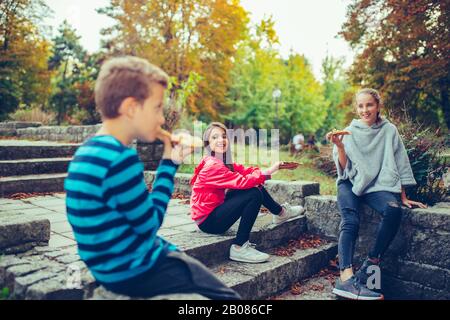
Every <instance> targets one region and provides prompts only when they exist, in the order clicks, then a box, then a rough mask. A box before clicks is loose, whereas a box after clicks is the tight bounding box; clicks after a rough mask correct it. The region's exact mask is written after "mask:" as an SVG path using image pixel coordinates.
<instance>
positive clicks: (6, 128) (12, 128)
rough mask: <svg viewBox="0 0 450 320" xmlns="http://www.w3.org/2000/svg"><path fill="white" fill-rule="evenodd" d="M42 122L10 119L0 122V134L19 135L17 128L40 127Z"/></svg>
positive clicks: (7, 135)
mask: <svg viewBox="0 0 450 320" xmlns="http://www.w3.org/2000/svg"><path fill="white" fill-rule="evenodd" d="M41 125H42V124H41V123H40V122H24V121H10V122H0V136H3V137H15V136H17V129H22V128H35V127H40V126H41Z"/></svg>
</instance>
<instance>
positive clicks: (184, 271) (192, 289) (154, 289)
mask: <svg viewBox="0 0 450 320" xmlns="http://www.w3.org/2000/svg"><path fill="white" fill-rule="evenodd" d="M103 286H104V287H105V288H106V289H108V290H110V291H112V292H115V293H118V294H122V295H127V296H130V297H132V298H148V297H153V296H157V295H167V294H177V293H184V294H190V293H191V294H192V293H196V294H200V295H202V296H204V297H207V298H209V299H212V300H238V299H241V297H240V295H239V294H238V293H237V292H236V291H234V290H233V289H230V288H228V287H227V286H226V285H225V284H223V283H222V282H221V281H220V280H219V279H217V277H216V276H215V275H214V274H213V273H212V272H211V271H210V270H209V269H208V268H207V267H206V266H204V265H203V264H202V263H200V262H199V261H198V260H196V259H194V258H192V257H190V256H188V255H187V254H185V253H183V252H180V251H171V252H169V253H168V254H167V255H166V256H165V257H162V258H161V259H160V261H158V262H157V264H156V265H155V266H153V268H152V269H151V270H149V271H147V272H146V273H144V274H142V275H139V276H137V277H135V278H133V279H130V280H127V281H124V282H121V283H116V284H109V285H107V284H103Z"/></svg>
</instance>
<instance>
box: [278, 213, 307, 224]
mask: <svg viewBox="0 0 450 320" xmlns="http://www.w3.org/2000/svg"><path fill="white" fill-rule="evenodd" d="M302 214H303V213H300V214H299V215H296V216H293V217H290V218H288V219H286V220H283V221H280V222H276V221H273V220H272V223H273V224H276V225H280V224H283V223H285V222H288V221H292V220H295V219H297V218H298V217H301V216H302Z"/></svg>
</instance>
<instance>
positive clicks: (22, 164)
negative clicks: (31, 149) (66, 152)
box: [0, 158, 72, 177]
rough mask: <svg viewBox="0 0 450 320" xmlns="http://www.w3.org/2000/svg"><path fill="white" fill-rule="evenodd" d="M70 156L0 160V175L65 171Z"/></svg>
mask: <svg viewBox="0 0 450 320" xmlns="http://www.w3.org/2000/svg"><path fill="white" fill-rule="evenodd" d="M71 160H72V158H40V159H22V160H3V161H0V177H10V176H24V175H33V174H45V173H65V172H67V168H68V166H69V163H70V161H71Z"/></svg>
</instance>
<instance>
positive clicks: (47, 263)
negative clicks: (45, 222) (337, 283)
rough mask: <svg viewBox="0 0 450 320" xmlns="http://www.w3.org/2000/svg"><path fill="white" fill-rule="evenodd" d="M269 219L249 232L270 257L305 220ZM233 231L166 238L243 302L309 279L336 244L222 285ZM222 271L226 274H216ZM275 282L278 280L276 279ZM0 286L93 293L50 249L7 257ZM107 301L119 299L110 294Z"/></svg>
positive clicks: (31, 294) (37, 293)
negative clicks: (75, 281) (73, 279)
mask: <svg viewBox="0 0 450 320" xmlns="http://www.w3.org/2000/svg"><path fill="white" fill-rule="evenodd" d="M269 216H270V215H267V216H262V217H260V218H258V219H257V225H256V226H255V228H254V231H253V232H252V235H251V241H252V242H255V243H258V249H261V250H265V251H267V252H270V250H268V249H269V248H274V247H276V246H279V245H281V244H282V243H286V241H287V240H289V239H292V238H297V237H298V236H299V235H301V234H302V233H303V232H304V230H305V224H304V223H305V217H304V216H302V217H299V218H297V219H294V220H291V221H288V222H286V223H284V224H282V225H279V226H274V225H271V224H270V223H268V221H269ZM234 232H235V229H232V230H231V231H230V232H229V233H228V234H227V235H224V236H213V235H206V234H204V233H200V232H194V231H193V232H188V231H186V232H184V233H183V234H177V235H173V236H167V237H165V238H166V239H167V240H169V241H171V242H173V243H175V244H176V245H177V246H178V247H179V248H180V249H181V250H183V251H185V252H186V253H188V254H190V255H191V256H194V257H196V258H198V259H199V260H201V261H202V262H203V263H205V264H207V265H208V266H211V267H212V268H214V270H216V271H217V272H218V276H219V277H222V278H223V280H224V281H226V282H227V283H228V284H229V285H231V286H235V287H236V289H237V290H241V291H240V292H242V294H243V295H245V296H246V297H248V292H249V291H248V290H253V289H252V288H257V289H258V290H259V293H258V295H257V296H255V297H253V298H263V295H264V296H269V295H273V294H275V293H277V292H278V291H280V290H283V289H285V286H287V285H288V284H289V283H292V282H293V281H294V280H295V279H296V278H295V277H296V276H297V275H299V274H300V277H307V276H310V275H312V274H313V273H315V272H317V271H318V270H319V269H320V268H323V267H324V266H325V265H327V263H328V261H329V260H330V259H331V258H333V257H334V256H335V255H336V248H335V245H334V244H326V245H324V246H322V247H320V248H316V249H311V250H300V251H298V252H296V253H295V254H294V255H293V256H292V257H278V256H273V257H271V261H270V262H268V263H265V264H261V265H260V266H256V267H255V266H254V265H251V268H252V270H253V271H251V272H254V280H251V279H250V278H249V277H250V275H251V272H250V271H248V272H247V273H246V274H245V276H244V277H241V278H240V279H242V281H240V282H236V281H235V282H230V281H231V280H233V279H229V280H227V277H228V276H230V275H231V273H236V272H237V269H235V266H234V263H233V262H230V260H229V259H228V251H229V246H230V245H231V241H232V239H233V238H234ZM238 265H240V264H238ZM225 269H226V270H229V271H230V272H224V273H223V274H221V272H222V271H223V270H225ZM272 269H273V270H272ZM77 270H78V271H79V272H80V273H79V274H80V275H81V276H80V279H81V283H82V284H81V287H79V288H78V287H77V288H73V287H70V286H69V287H68V286H67V279H68V276H67V274H71V272H78V271H77ZM291 272H294V273H293V275H290V273H291ZM276 277H281V280H278V278H276ZM232 278H234V277H232ZM233 281H234V280H233ZM263 281H266V284H267V283H274V284H276V286H275V288H276V290H277V292H269V291H268V289H264V288H263V287H264V285H263ZM1 286H6V287H8V288H9V289H10V292H11V294H12V295H13V296H14V298H16V299H82V298H83V297H85V298H89V297H91V296H92V291H93V290H94V289H95V288H96V284H95V281H94V279H93V278H92V275H91V274H90V273H89V271H88V270H87V269H86V266H85V265H84V263H83V262H81V261H79V256H78V255H76V254H74V252H73V251H71V252H69V251H65V250H60V249H55V248H49V247H37V248H34V249H32V250H30V251H28V252H26V253H25V254H19V255H8V256H5V257H4V259H3V260H0V287H1ZM269 287H270V286H269ZM245 290H247V291H245ZM246 292H247V293H246ZM109 298H111V297H110V296H109ZM112 298H113V299H116V298H118V297H115V296H114V295H113V297H112ZM193 298H196V297H193Z"/></svg>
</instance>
